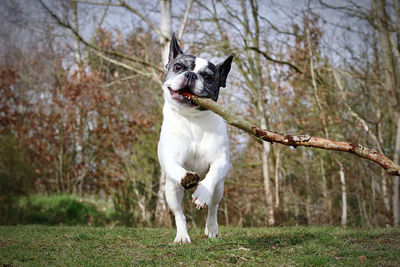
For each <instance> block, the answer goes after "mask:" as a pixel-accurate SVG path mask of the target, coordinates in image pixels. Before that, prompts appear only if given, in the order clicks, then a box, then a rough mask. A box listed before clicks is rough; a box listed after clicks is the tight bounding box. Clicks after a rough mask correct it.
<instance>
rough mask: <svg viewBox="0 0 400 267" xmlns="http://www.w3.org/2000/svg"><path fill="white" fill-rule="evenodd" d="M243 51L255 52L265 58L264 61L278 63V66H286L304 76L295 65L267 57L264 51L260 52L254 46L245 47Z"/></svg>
mask: <svg viewBox="0 0 400 267" xmlns="http://www.w3.org/2000/svg"><path fill="white" fill-rule="evenodd" d="M245 49H249V50H253V51H256V52H257V53H259V54H261V55H262V56H263V57H265V59H267V60H269V61H272V62H275V63H278V64H283V65H287V66H289V67H290V68H292V69H294V70H295V71H296V72H298V73H300V74H304V72H303V71H301V70H300V69H299V68H298V67H296V66H295V65H293V64H292V63H290V62H287V61H282V60H278V59H274V58H272V57H271V56H269V55H268V54H267V53H265V52H264V51H261V50H260V49H259V48H257V47H254V46H247V47H246V48H245Z"/></svg>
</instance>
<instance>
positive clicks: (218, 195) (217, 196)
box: [204, 179, 224, 238]
mask: <svg viewBox="0 0 400 267" xmlns="http://www.w3.org/2000/svg"><path fill="white" fill-rule="evenodd" d="M223 194H224V179H222V180H220V181H219V182H218V183H217V184H216V186H215V190H214V194H213V196H212V199H211V202H210V205H209V206H208V215H207V222H206V227H205V229H204V233H205V234H206V236H208V237H210V238H215V237H217V236H218V235H219V232H218V221H217V217H218V216H217V215H218V203H219V202H220V201H221V199H222V195H223Z"/></svg>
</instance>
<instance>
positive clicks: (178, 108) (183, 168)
mask: <svg viewBox="0 0 400 267" xmlns="http://www.w3.org/2000/svg"><path fill="white" fill-rule="evenodd" d="M232 58H233V57H232V56H229V57H228V58H227V59H226V60H225V61H224V62H222V63H220V64H217V65H214V64H212V63H211V62H209V61H207V60H205V59H203V58H199V57H196V56H193V55H187V54H184V53H183V52H182V50H181V48H180V47H179V44H178V42H177V40H176V38H175V36H173V37H172V41H171V44H170V51H169V61H168V64H167V65H166V69H167V73H166V75H165V77H164V82H163V85H162V89H163V91H164V98H165V104H164V109H163V115H164V121H163V124H162V128H161V135H160V141H159V144H158V158H159V161H160V164H161V167H162V169H163V171H164V172H165V174H166V185H165V194H166V199H167V202H168V205H169V207H170V208H171V210H172V211H173V213H174V215H175V222H176V228H177V233H176V238H175V240H174V242H177V243H190V242H191V240H190V237H189V235H188V232H187V228H186V218H185V215H184V214H183V211H182V206H181V203H182V199H183V195H184V190H186V189H189V188H192V187H195V186H196V185H197V188H196V190H195V192H194V193H193V195H192V199H193V201H192V202H193V203H194V205H195V206H196V207H197V208H198V209H201V208H205V207H208V216H207V223H206V226H205V234H206V235H207V236H208V237H210V238H215V237H216V236H218V234H219V232H218V222H217V210H218V203H219V202H220V200H221V198H222V195H223V192H224V177H225V175H226V173H227V172H228V169H229V166H230V164H229V142H228V136H227V132H226V123H225V122H224V120H223V119H222V118H221V117H219V116H218V115H216V114H215V113H213V112H211V111H208V110H205V109H203V108H201V107H199V106H197V105H195V104H193V103H192V101H191V99H190V94H194V95H197V96H199V97H207V98H211V99H212V100H214V101H217V99H218V94H219V89H220V87H225V85H226V79H227V76H228V73H229V71H230V69H231V63H232ZM200 180H201V181H200Z"/></svg>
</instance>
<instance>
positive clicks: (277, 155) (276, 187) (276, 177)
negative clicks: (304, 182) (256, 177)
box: [275, 148, 281, 210]
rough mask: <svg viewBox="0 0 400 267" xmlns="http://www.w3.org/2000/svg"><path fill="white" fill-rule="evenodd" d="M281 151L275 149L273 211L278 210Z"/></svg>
mask: <svg viewBox="0 0 400 267" xmlns="http://www.w3.org/2000/svg"><path fill="white" fill-rule="evenodd" d="M280 156H281V150H280V148H277V149H276V161H275V210H279V206H280V200H279V168H280V160H281V157H280Z"/></svg>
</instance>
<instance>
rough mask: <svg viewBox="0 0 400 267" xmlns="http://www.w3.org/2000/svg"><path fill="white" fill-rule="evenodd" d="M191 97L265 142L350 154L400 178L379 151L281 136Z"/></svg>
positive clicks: (399, 168) (397, 169) (399, 169)
mask: <svg viewBox="0 0 400 267" xmlns="http://www.w3.org/2000/svg"><path fill="white" fill-rule="evenodd" d="M190 97H191V98H192V101H193V102H194V103H195V104H197V105H199V106H202V107H204V108H206V109H208V110H211V111H213V112H215V113H216V114H218V115H219V116H221V117H222V118H224V119H225V120H226V122H227V123H228V124H230V125H232V126H235V127H238V128H239V129H242V130H244V131H246V132H247V133H249V134H251V135H253V136H255V137H257V138H259V139H262V140H263V141H267V142H271V143H279V144H283V145H286V146H293V147H298V146H305V147H315V148H320V149H327V150H335V151H342V152H348V153H351V154H354V155H357V156H359V157H361V158H364V159H368V160H371V161H373V162H375V163H377V164H379V165H380V166H381V167H382V168H384V169H385V170H386V172H387V173H388V174H390V175H396V176H400V166H399V165H397V164H396V163H394V162H393V161H392V160H391V159H389V158H388V157H386V156H385V155H383V154H381V153H378V151H376V150H375V149H371V148H367V147H364V146H362V145H359V144H354V143H351V142H345V141H335V140H330V139H326V138H322V137H316V136H309V135H292V134H279V133H276V132H272V131H268V130H266V129H261V128H259V127H258V126H257V125H255V124H253V123H251V122H250V121H248V120H245V119H243V118H241V117H240V116H238V115H236V114H234V113H233V112H230V111H229V110H228V109H226V108H225V107H223V106H221V105H219V104H217V103H216V102H214V101H213V100H211V99H208V98H200V97H197V96H195V95H191V96H190Z"/></svg>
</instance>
